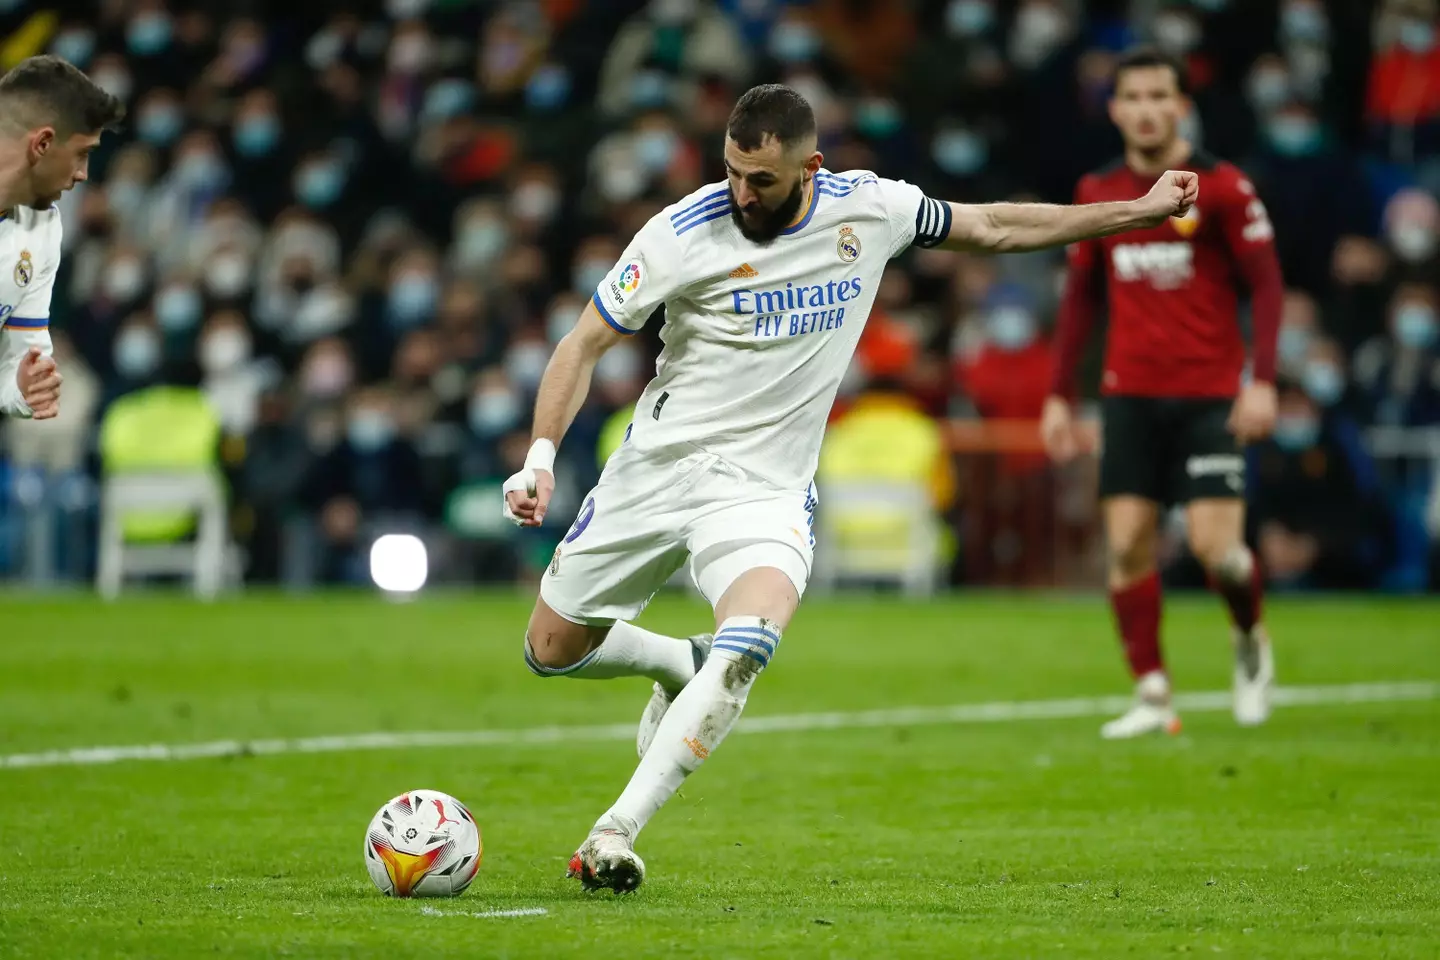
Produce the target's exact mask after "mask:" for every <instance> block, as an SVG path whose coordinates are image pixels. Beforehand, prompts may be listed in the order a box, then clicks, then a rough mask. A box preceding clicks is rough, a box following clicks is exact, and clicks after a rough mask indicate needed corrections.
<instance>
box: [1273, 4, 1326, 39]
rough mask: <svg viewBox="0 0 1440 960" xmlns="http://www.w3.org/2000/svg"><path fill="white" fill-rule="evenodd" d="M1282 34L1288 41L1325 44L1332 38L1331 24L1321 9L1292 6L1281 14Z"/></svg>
mask: <svg viewBox="0 0 1440 960" xmlns="http://www.w3.org/2000/svg"><path fill="white" fill-rule="evenodd" d="M1280 33H1281V34H1282V35H1283V36H1284V37H1285V39H1286V40H1301V41H1310V42H1313V43H1323V42H1324V41H1325V39H1326V38H1327V37H1329V36H1330V23H1329V21H1328V20H1326V19H1325V11H1324V9H1322V8H1320V7H1314V6H1310V5H1309V4H1291V5H1290V6H1288V7H1286V8H1285V9H1284V11H1282V12H1281V14H1280Z"/></svg>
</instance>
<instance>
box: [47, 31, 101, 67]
mask: <svg viewBox="0 0 1440 960" xmlns="http://www.w3.org/2000/svg"><path fill="white" fill-rule="evenodd" d="M50 52H51V53H53V54H55V56H57V57H59V58H60V59H61V60H68V61H69V62H71V63H73V64H75V66H77V67H81V68H83V67H84V66H85V65H86V64H87V63H89V62H90V55H91V54H93V53H94V52H95V35H94V34H93V33H89V32H87V31H84V30H69V31H66V32H65V33H62V34H59V35H57V36H56V37H55V39H54V40H52V41H51V42H50Z"/></svg>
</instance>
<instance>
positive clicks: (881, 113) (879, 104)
mask: <svg viewBox="0 0 1440 960" xmlns="http://www.w3.org/2000/svg"><path fill="white" fill-rule="evenodd" d="M903 122H904V120H903V118H902V117H901V116H900V111H899V110H897V109H896V108H895V105H894V104H893V103H890V102H888V101H886V100H868V101H865V102H863V103H861V104H860V105H859V106H858V107H856V108H855V129H856V130H858V131H860V133H861V134H863V135H864V136H867V137H871V138H874V139H883V138H885V137H888V136H891V135H892V134H894V133H895V132H896V131H897V130H899V129H900V125H901V124H902V123H903Z"/></svg>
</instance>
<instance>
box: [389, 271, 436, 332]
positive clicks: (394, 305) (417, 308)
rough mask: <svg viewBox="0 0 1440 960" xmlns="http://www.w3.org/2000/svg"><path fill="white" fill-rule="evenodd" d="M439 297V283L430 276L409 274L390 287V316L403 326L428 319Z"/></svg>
mask: <svg viewBox="0 0 1440 960" xmlns="http://www.w3.org/2000/svg"><path fill="white" fill-rule="evenodd" d="M439 297H440V285H439V284H438V283H437V282H436V281H435V278H433V277H430V276H423V275H416V274H411V275H410V276H407V277H401V278H400V279H399V280H396V281H395V285H394V286H393V287H391V288H390V317H391V319H393V320H394V321H396V322H397V323H398V324H399V325H401V326H404V327H411V326H415V325H416V324H420V323H424V322H425V321H426V320H428V319H430V316H431V314H433V313H434V312H435V303H436V301H437V300H438V299H439Z"/></svg>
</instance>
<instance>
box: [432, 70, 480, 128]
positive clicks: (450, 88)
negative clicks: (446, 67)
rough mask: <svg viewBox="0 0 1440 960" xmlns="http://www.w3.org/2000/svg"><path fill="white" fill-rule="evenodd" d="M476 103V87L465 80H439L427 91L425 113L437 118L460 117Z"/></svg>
mask: <svg viewBox="0 0 1440 960" xmlns="http://www.w3.org/2000/svg"><path fill="white" fill-rule="evenodd" d="M474 103H475V88H474V87H472V86H471V85H470V84H468V83H466V82H465V81H464V80H455V79H447V80H437V81H436V82H435V83H434V84H433V85H432V86H431V87H430V89H429V90H427V91H426V92H425V115H426V116H427V117H434V118H436V119H442V120H443V119H448V118H450V117H458V116H459V115H460V114H462V113H464V112H465V111H466V110H469V109H470V107H471V106H472V105H473V104H474Z"/></svg>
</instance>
